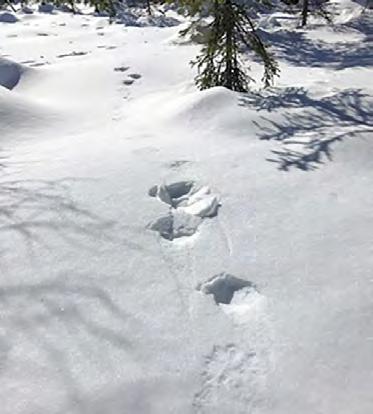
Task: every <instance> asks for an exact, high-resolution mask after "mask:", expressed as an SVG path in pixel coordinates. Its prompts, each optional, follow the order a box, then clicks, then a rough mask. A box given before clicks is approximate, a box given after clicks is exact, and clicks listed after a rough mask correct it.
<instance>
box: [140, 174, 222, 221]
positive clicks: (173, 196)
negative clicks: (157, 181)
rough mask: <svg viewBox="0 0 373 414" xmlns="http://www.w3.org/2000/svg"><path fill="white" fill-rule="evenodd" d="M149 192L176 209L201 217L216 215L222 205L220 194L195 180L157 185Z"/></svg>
mask: <svg viewBox="0 0 373 414" xmlns="http://www.w3.org/2000/svg"><path fill="white" fill-rule="evenodd" d="M148 194H149V195H150V196H151V197H157V198H158V199H159V200H160V201H162V202H164V203H166V204H168V205H169V206H171V207H172V208H174V209H178V210H179V211H183V212H185V213H188V214H191V215H193V216H199V217H201V218H206V217H215V216H216V215H217V214H218V209H219V207H220V200H219V196H218V195H217V194H216V193H213V192H212V191H211V189H210V188H209V187H208V186H199V185H197V184H196V183H195V182H194V181H178V182H176V183H172V184H163V185H159V186H158V185H155V186H153V187H151V188H150V189H149V191H148Z"/></svg>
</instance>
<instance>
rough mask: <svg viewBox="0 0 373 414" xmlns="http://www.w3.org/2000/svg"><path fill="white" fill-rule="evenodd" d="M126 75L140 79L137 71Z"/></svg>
mask: <svg viewBox="0 0 373 414" xmlns="http://www.w3.org/2000/svg"><path fill="white" fill-rule="evenodd" d="M128 76H129V77H130V78H132V79H140V78H141V75H140V74H139V73H130V74H129V75H128Z"/></svg>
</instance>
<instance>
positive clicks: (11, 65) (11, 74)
mask: <svg viewBox="0 0 373 414" xmlns="http://www.w3.org/2000/svg"><path fill="white" fill-rule="evenodd" d="M27 70H29V69H28V68H26V67H24V66H22V65H20V64H19V63H16V62H12V61H11V60H8V59H4V58H0V86H3V87H4V88H7V89H9V90H12V89H13V88H14V87H15V86H17V84H18V83H19V81H20V80H21V77H22V75H23V74H24V73H25V72H26V71H27Z"/></svg>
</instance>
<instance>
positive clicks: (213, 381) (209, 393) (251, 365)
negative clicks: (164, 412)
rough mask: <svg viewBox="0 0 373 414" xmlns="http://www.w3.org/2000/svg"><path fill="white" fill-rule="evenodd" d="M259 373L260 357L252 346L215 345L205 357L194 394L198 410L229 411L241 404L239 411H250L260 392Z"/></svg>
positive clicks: (202, 413)
mask: <svg viewBox="0 0 373 414" xmlns="http://www.w3.org/2000/svg"><path fill="white" fill-rule="evenodd" d="M248 348H249V349H248ZM258 372H260V364H259V363H258V357H257V355H256V353H255V351H254V350H250V347H249V346H247V345H246V346H245V349H239V348H238V347H237V346H236V345H235V344H227V345H225V346H221V345H215V346H214V347H213V349H212V351H211V353H210V354H209V355H207V356H206V357H205V361H204V369H203V371H202V373H201V383H200V386H199V390H198V391H197V392H196V393H195V395H194V399H193V406H194V408H195V410H196V413H198V414H208V413H223V412H224V413H227V412H231V407H232V404H233V405H234V407H235V408H236V409H237V408H238V405H239V406H240V410H239V413H247V412H251V410H250V408H251V407H252V405H253V404H254V403H255V402H256V400H257V398H258V395H259V392H260V385H261V384H260V381H259V380H258Z"/></svg>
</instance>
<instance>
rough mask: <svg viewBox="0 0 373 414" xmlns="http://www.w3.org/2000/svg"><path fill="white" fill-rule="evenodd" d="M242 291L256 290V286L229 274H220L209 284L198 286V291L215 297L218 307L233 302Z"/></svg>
mask: <svg viewBox="0 0 373 414" xmlns="http://www.w3.org/2000/svg"><path fill="white" fill-rule="evenodd" d="M242 289H246V290H247V289H255V290H256V288H255V285H254V284H253V283H252V282H250V281H248V280H244V279H240V278H238V277H236V276H233V275H231V274H229V273H225V272H223V273H220V274H218V275H215V276H213V277H212V278H211V279H209V280H208V281H207V282H204V283H201V284H200V285H198V286H197V290H199V291H201V292H202V293H204V294H206V295H213V297H214V300H215V303H216V304H217V305H219V304H221V303H224V304H226V305H228V304H230V303H231V302H232V299H233V296H234V294H235V293H236V292H237V291H239V290H242Z"/></svg>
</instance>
